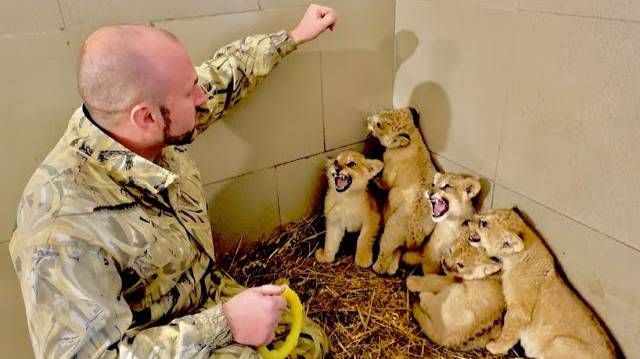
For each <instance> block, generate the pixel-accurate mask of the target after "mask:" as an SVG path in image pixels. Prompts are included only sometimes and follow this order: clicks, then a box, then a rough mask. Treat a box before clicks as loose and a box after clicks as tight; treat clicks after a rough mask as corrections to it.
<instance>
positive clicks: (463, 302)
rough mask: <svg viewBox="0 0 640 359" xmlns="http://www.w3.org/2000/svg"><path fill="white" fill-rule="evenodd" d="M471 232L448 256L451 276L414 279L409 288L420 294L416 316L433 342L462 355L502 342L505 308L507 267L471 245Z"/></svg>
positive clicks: (465, 232)
mask: <svg viewBox="0 0 640 359" xmlns="http://www.w3.org/2000/svg"><path fill="white" fill-rule="evenodd" d="M470 233H471V232H470V230H469V228H468V227H466V226H463V227H460V229H459V230H458V231H457V234H458V235H457V236H456V238H455V240H454V242H453V244H452V245H451V246H449V248H448V249H447V250H446V251H445V253H444V256H443V260H442V267H443V269H444V271H445V272H446V273H447V275H446V276H441V275H437V274H428V275H426V276H424V277H418V276H409V277H408V278H407V288H408V289H409V290H410V291H412V292H420V305H418V304H415V305H414V306H413V315H414V317H415V318H416V321H417V322H418V324H419V325H420V328H421V329H422V331H423V332H424V333H425V334H426V335H427V337H429V339H431V340H432V341H433V342H435V343H437V344H440V345H443V346H446V347H449V348H454V349H458V350H471V349H479V348H484V347H485V346H486V345H487V343H488V342H489V341H490V340H492V339H495V338H497V337H498V335H499V334H500V329H501V319H502V314H503V313H504V309H505V304H504V299H503V297H502V286H501V285H500V277H499V276H498V275H496V274H495V273H497V272H498V271H499V270H500V269H501V265H500V263H499V262H497V261H495V260H494V259H491V258H489V256H487V254H486V253H485V252H484V251H483V250H482V249H479V248H474V247H472V246H471V245H470V244H469V243H468V242H467V238H469V235H470Z"/></svg>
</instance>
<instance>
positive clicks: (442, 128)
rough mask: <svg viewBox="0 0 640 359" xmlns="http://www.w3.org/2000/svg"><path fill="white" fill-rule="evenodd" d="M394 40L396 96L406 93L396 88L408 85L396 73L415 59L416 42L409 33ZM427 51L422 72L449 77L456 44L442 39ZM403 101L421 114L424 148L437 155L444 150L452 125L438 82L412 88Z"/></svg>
mask: <svg viewBox="0 0 640 359" xmlns="http://www.w3.org/2000/svg"><path fill="white" fill-rule="evenodd" d="M395 41H396V59H397V62H396V76H395V79H396V80H395V87H396V88H395V90H396V91H398V92H399V93H405V91H403V90H401V89H399V88H398V87H399V86H406V85H407V84H406V83H404V81H401V80H403V78H402V77H400V78H399V76H398V73H399V71H400V69H401V68H402V65H403V64H404V63H405V62H407V60H409V59H411V58H413V57H414V55H415V52H416V49H417V48H418V46H419V42H418V38H417V37H416V35H415V34H414V33H413V32H411V31H408V30H402V31H400V32H398V33H397V34H396V37H395ZM426 52H427V53H428V54H429V57H428V59H422V60H421V61H422V62H423V63H425V67H426V68H425V72H426V73H435V74H438V76H450V74H451V72H452V69H453V68H454V67H455V64H456V63H457V61H458V54H459V52H458V50H457V47H456V46H455V43H453V42H451V41H444V40H443V41H440V42H437V43H435V44H434V45H433V47H432V48H431V49H429V50H428V51H426ZM429 60H432V61H429ZM420 75H421V74H416V77H421V76H420ZM405 78H406V77H405ZM407 93H408V92H407ZM403 100H404V101H405V102H404V104H406V105H408V106H412V107H414V108H416V109H417V110H418V111H419V112H420V131H421V132H422V134H423V135H424V137H425V141H426V142H427V146H428V147H429V150H431V151H432V152H435V153H438V154H440V153H441V152H442V151H444V150H445V149H446V147H447V141H448V137H449V136H448V133H449V127H450V124H451V105H450V102H449V96H448V95H447V93H446V91H445V89H444V88H443V87H442V85H440V84H439V83H437V82H433V81H425V82H422V83H419V84H417V85H415V86H414V87H413V89H412V90H411V92H410V95H409V96H408V97H407V98H406V99H403Z"/></svg>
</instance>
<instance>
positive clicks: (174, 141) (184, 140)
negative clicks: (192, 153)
mask: <svg viewBox="0 0 640 359" xmlns="http://www.w3.org/2000/svg"><path fill="white" fill-rule="evenodd" d="M160 113H161V114H162V117H163V118H164V143H165V144H166V145H174V146H180V145H188V144H190V143H191V142H193V137H194V133H195V131H196V129H195V127H194V128H192V129H191V130H190V131H187V132H185V133H183V134H181V135H171V133H170V132H171V111H169V109H168V108H166V107H163V106H161V107H160Z"/></svg>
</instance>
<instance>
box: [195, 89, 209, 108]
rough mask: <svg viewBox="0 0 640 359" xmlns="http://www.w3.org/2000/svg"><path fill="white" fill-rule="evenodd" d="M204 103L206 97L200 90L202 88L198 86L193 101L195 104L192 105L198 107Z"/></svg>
mask: <svg viewBox="0 0 640 359" xmlns="http://www.w3.org/2000/svg"><path fill="white" fill-rule="evenodd" d="M206 101H207V95H206V94H205V93H204V90H203V89H202V87H200V86H198V89H197V90H196V96H195V99H194V102H195V103H194V105H196V106H200V105H202V104H203V103H205V102H206Z"/></svg>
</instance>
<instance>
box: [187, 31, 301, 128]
mask: <svg viewBox="0 0 640 359" xmlns="http://www.w3.org/2000/svg"><path fill="white" fill-rule="evenodd" d="M295 49H296V44H295V42H294V41H293V39H291V37H290V36H289V35H288V34H287V32H286V31H284V30H282V31H279V32H276V33H273V34H267V35H251V36H248V37H246V38H244V39H242V40H238V41H235V42H232V43H231V44H229V45H227V46H225V47H223V48H222V49H220V50H218V52H216V53H215V55H213V57H212V58H211V59H209V60H207V61H205V62H204V63H203V64H202V65H200V66H198V67H196V72H197V74H198V81H199V83H200V85H201V86H202V87H203V89H204V91H205V93H206V94H207V97H208V100H207V101H206V102H205V103H204V104H203V105H201V106H200V107H199V108H198V118H197V124H196V129H197V133H201V132H203V131H205V130H206V129H207V128H208V127H209V126H210V125H211V124H212V123H213V122H215V121H217V120H218V119H220V118H221V117H222V116H224V115H225V113H226V112H227V111H229V109H231V108H232V107H233V106H234V105H235V104H236V103H238V101H240V100H241V99H242V98H244V97H246V96H247V95H248V94H249V93H250V92H251V90H253V89H254V88H255V87H256V85H258V84H259V82H260V80H262V79H263V78H264V77H265V76H266V75H267V74H269V72H271V70H272V69H273V68H274V67H275V66H276V65H277V64H278V63H279V62H280V60H282V58H283V57H285V56H286V55H288V54H289V53H291V52H292V51H294V50H295Z"/></svg>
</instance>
